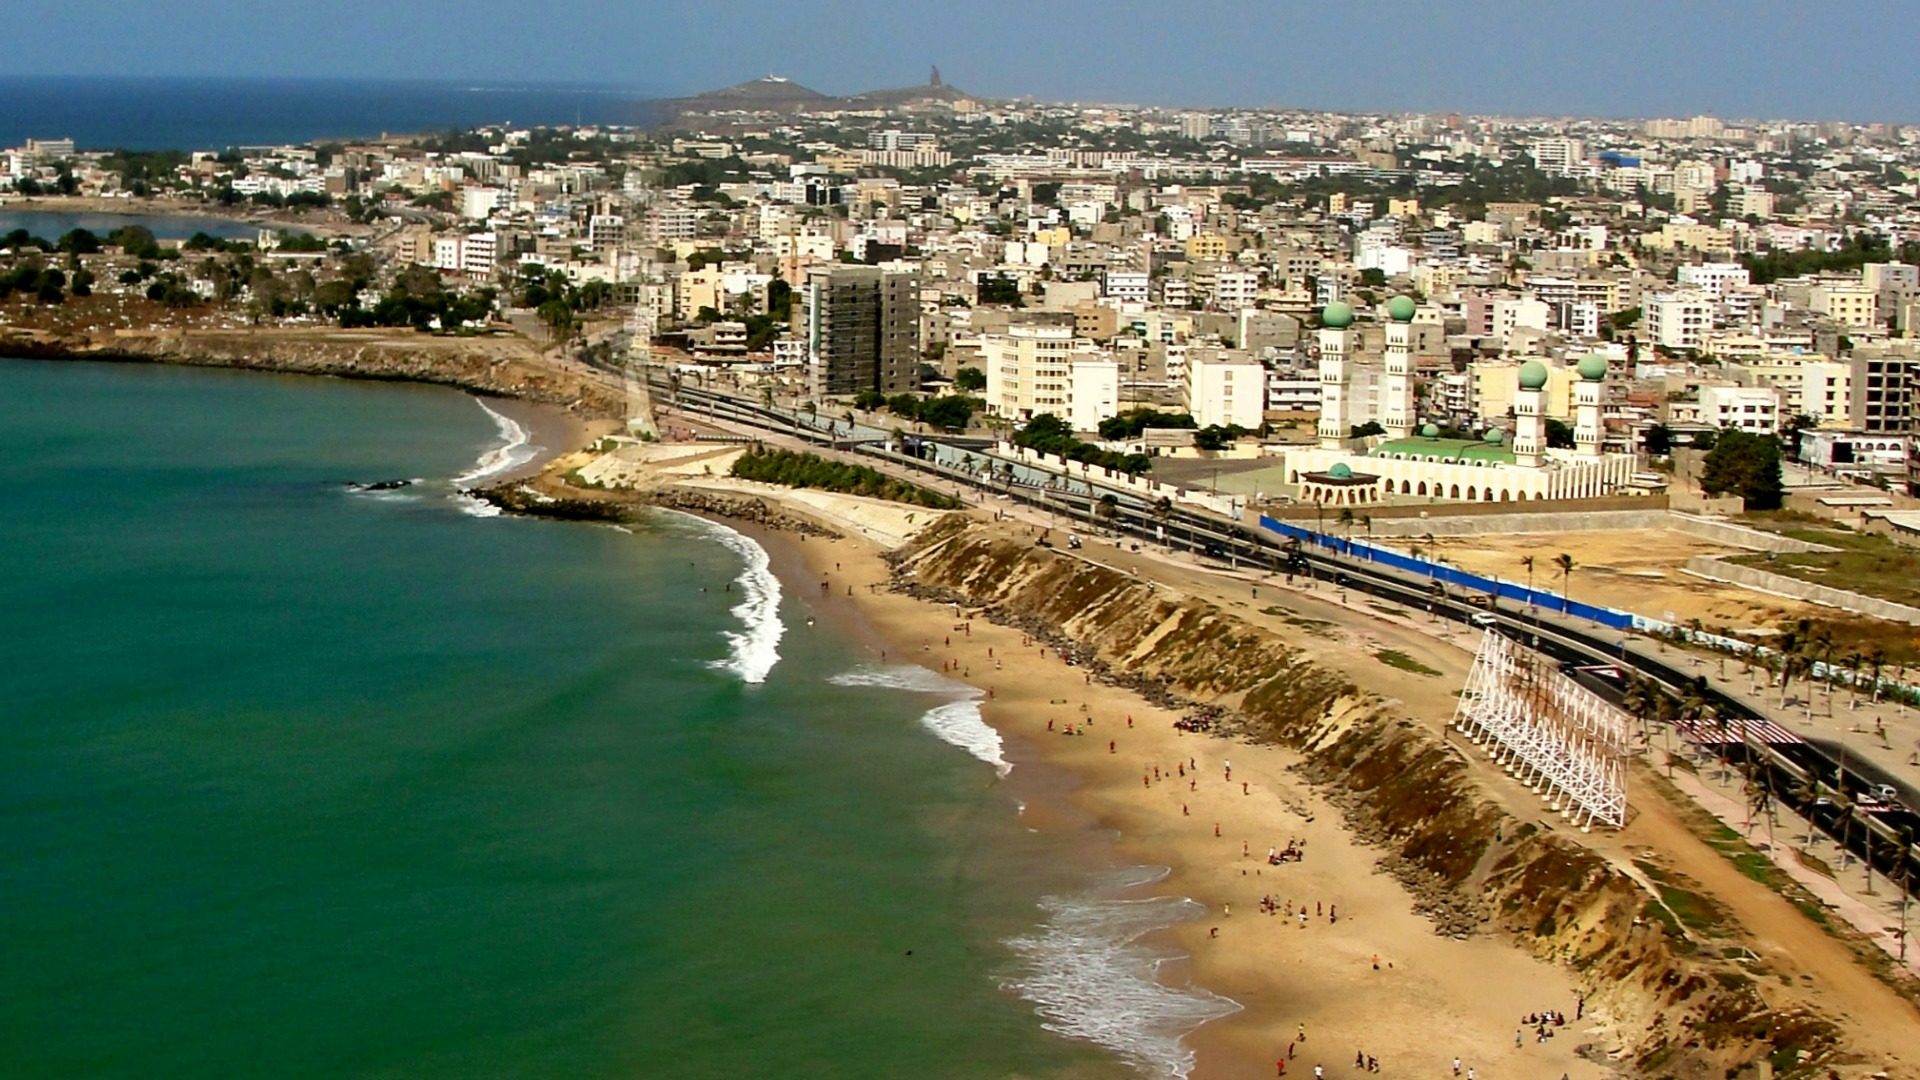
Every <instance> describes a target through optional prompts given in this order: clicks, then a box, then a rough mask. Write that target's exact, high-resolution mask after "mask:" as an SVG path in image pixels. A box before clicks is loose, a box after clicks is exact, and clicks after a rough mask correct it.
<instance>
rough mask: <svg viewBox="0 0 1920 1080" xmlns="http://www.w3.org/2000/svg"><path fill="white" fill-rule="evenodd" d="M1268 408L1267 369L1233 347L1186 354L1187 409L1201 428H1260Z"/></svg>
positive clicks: (1193, 351)
mask: <svg viewBox="0 0 1920 1080" xmlns="http://www.w3.org/2000/svg"><path fill="white" fill-rule="evenodd" d="M1266 408H1267V369H1266V368H1264V367H1262V366H1261V364H1260V362H1259V361H1257V360H1254V359H1252V358H1251V357H1249V356H1247V355H1246V354H1244V353H1240V352H1237V351H1235V350H1230V349H1194V350H1192V351H1191V352H1190V353H1189V355H1188V357H1187V411H1188V412H1190V413H1192V414H1193V420H1194V423H1196V424H1199V425H1200V426H1201V427H1210V426H1212V425H1215V424H1218V425H1219V426H1221V427H1228V426H1231V425H1238V426H1239V427H1243V428H1246V429H1248V430H1249V431H1251V430H1255V429H1257V428H1259V426H1260V424H1261V422H1262V421H1263V419H1264V417H1265V413H1266Z"/></svg>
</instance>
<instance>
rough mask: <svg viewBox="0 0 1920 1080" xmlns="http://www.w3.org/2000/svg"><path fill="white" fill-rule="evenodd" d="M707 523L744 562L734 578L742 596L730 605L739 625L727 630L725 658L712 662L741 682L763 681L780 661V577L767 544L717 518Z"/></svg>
mask: <svg viewBox="0 0 1920 1080" xmlns="http://www.w3.org/2000/svg"><path fill="white" fill-rule="evenodd" d="M696 520H698V519H696ZM706 524H707V525H708V526H709V527H710V531H711V532H712V535H713V536H714V538H715V539H717V540H719V541H720V543H721V545H722V546H723V547H726V548H727V549H729V550H731V551H734V552H737V553H738V554H739V555H740V557H741V558H742V559H743V560H745V562H746V565H745V566H744V567H743V568H742V569H741V571H740V576H739V577H737V578H735V579H734V584H735V585H737V586H739V588H740V596H741V600H740V602H739V603H737V604H735V605H733V615H734V617H735V618H737V619H739V620H740V622H741V629H739V630H737V631H735V630H729V631H727V632H726V635H727V658H726V659H725V660H716V661H714V662H713V666H714V667H716V668H720V669H722V670H725V671H731V672H733V673H734V674H736V675H738V676H740V681H741V682H747V683H763V682H766V681H767V673H768V672H770V671H772V670H773V665H775V664H777V663H779V662H780V638H781V637H782V636H783V635H784V634H785V633H786V632H787V628H786V626H785V624H783V623H782V622H781V621H780V579H779V578H777V577H774V576H773V569H772V561H771V560H770V559H768V558H767V549H766V548H763V547H761V546H760V545H759V544H756V543H754V541H753V539H752V538H751V537H748V536H746V535H744V534H742V533H740V532H738V531H736V530H734V529H730V528H728V527H726V526H725V525H722V524H720V523H719V522H717V521H709V522H706Z"/></svg>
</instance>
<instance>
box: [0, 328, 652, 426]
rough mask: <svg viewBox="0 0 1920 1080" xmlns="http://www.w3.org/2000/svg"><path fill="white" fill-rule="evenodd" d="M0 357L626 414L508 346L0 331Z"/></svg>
mask: <svg viewBox="0 0 1920 1080" xmlns="http://www.w3.org/2000/svg"><path fill="white" fill-rule="evenodd" d="M0 355H4V356H10V357H18V358H20V359H26V360H47V361H71V360H86V361H106V362H116V363H143V364H175V365H180V366H183V367H205V368H226V369H229V370H239V371H265V372H277V373H281V374H289V375H318V376H329V377H333V378H342V379H364V380H368V381H375V382H408V383H422V384H427V385H432V386H446V387H451V388H453V389H457V390H464V391H466V392H468V393H472V394H478V395H481V396H484V397H502V398H515V399H519V400H523V401H530V402H535V403H537V404H543V405H553V406H559V407H561V408H565V409H567V410H568V411H569V412H572V413H573V414H575V415H576V416H579V417H580V418H582V419H600V418H608V417H619V416H622V415H624V414H625V402H624V401H623V400H622V398H621V396H620V394H619V393H618V392H616V391H615V390H613V389H611V388H610V387H608V386H606V385H604V384H602V383H600V382H597V381H595V380H593V379H591V378H588V377H586V376H585V375H583V374H575V373H571V372H563V371H560V370H558V369H557V368H555V367H554V365H553V364H552V363H551V362H549V361H546V360H544V359H543V358H542V357H541V356H540V355H539V353H537V352H536V351H534V350H533V348H532V347H531V346H530V345H528V344H527V343H526V342H525V341H523V340H520V339H514V338H485V337H476V338H457V337H436V336H433V335H426V334H416V333H413V332H412V331H396V330H381V331H344V330H341V331H327V332H324V333H312V334H306V333H299V334H296V333H278V332H273V331H257V330H236V331H225V330H155V331H151V332H148V331H139V332H126V331H122V332H116V333H114V334H111V335H109V336H100V337H96V336H93V335H90V334H56V333H48V332H45V331H33V330H21V329H18V328H5V327H0Z"/></svg>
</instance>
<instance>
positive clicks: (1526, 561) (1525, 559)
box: [1520, 555, 1533, 604]
mask: <svg viewBox="0 0 1920 1080" xmlns="http://www.w3.org/2000/svg"><path fill="white" fill-rule="evenodd" d="M1520 565H1521V566H1524V567H1526V568H1527V592H1529V593H1531V592H1533V556H1531V555H1522V556H1520ZM1527 603H1528V604H1532V603H1533V598H1532V597H1531V596H1529V597H1528V598H1527Z"/></svg>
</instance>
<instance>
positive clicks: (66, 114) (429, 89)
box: [0, 76, 661, 150]
mask: <svg viewBox="0 0 1920 1080" xmlns="http://www.w3.org/2000/svg"><path fill="white" fill-rule="evenodd" d="M660 96H661V95H660V94H659V93H657V92H653V91H649V90H647V89H645V88H640V87H614V86H594V85H573V86H569V85H553V84H518V83H512V82H505V81H499V82H485V83H481V82H463V83H454V82H435V81H427V80H402V79H274V78H262V79H235V78H113V77H98V76H0V146H18V145H20V144H21V143H22V142H24V141H25V140H27V139H29V138H40V139H61V138H71V139H73V140H74V142H75V143H76V144H77V145H78V146H79V147H80V149H82V150H110V149H126V150H220V149H225V148H227V147H232V146H256V145H276V144H281V143H298V142H307V141H310V140H321V139H350V138H359V137H371V136H377V135H380V134H382V133H394V134H413V133H418V132H425V131H444V130H447V129H448V128H471V127H477V126H480V125H483V124H497V123H508V122H511V123H515V124H521V125H537V124H622V125H645V124H649V123H652V122H654V121H655V120H656V119H657V118H658V106H657V105H656V104H655V103H654V102H655V101H656V100H657V99H658V98H659V97H660Z"/></svg>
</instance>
